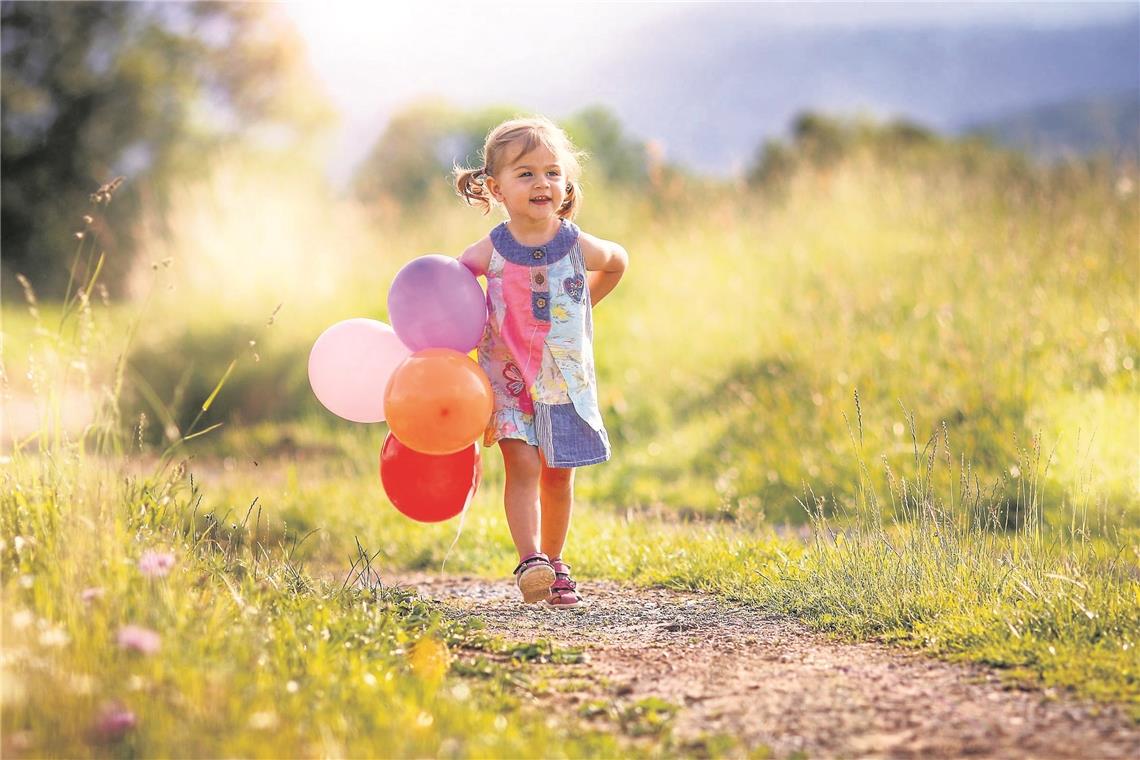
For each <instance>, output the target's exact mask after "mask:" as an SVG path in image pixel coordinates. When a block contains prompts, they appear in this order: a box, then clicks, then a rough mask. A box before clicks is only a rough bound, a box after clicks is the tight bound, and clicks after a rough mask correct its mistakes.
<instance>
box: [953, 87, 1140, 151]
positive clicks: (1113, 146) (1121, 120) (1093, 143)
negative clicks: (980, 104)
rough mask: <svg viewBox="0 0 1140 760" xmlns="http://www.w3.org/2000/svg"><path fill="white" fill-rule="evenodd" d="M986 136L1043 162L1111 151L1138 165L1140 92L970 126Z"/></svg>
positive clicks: (971, 130)
mask: <svg viewBox="0 0 1140 760" xmlns="http://www.w3.org/2000/svg"><path fill="white" fill-rule="evenodd" d="M963 131H964V132H965V133H967V134H982V135H987V136H989V137H992V138H993V139H995V140H996V141H997V142H999V143H1001V144H1003V145H1008V146H1010V147H1014V148H1020V149H1022V150H1025V151H1027V152H1028V153H1031V154H1033V155H1035V156H1039V157H1042V158H1045V159H1056V158H1064V157H1067V156H1073V155H1081V154H1089V153H1107V154H1109V155H1111V156H1113V158H1115V159H1118V160H1128V161H1131V162H1133V163H1140V93H1137V92H1135V91H1133V92H1125V93H1121V94H1119V95H1116V96H1110V95H1106V96H1095V97H1088V98H1078V99H1076V100H1069V101H1065V102H1063V103H1051V104H1048V105H1043V106H1038V107H1036V108H1029V109H1025V110H1021V111H1016V112H1013V113H1010V114H1008V115H1007V116H1004V117H1001V118H997V119H993V120H991V121H988V122H985V123H979V124H974V125H970V126H968V127H967V128H966V129H965V130H963Z"/></svg>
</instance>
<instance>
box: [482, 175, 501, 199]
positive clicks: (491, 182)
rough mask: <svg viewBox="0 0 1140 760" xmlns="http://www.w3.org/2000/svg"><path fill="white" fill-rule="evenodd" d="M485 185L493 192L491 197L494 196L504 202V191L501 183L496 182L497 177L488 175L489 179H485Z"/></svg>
mask: <svg viewBox="0 0 1140 760" xmlns="http://www.w3.org/2000/svg"><path fill="white" fill-rule="evenodd" d="M485 185H486V187H487V190H488V191H489V192H490V193H491V197H492V198H494V199H495V200H497V201H498V202H499V203H502V202H503V191H502V189H501V188H500V187H499V183H498V182H496V181H495V178H494V177H492V176H491V175H490V174H488V175H487V179H486V180H485Z"/></svg>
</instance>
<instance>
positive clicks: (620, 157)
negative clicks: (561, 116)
mask: <svg viewBox="0 0 1140 760" xmlns="http://www.w3.org/2000/svg"><path fill="white" fill-rule="evenodd" d="M562 126H563V128H564V129H565V130H566V133H567V134H568V135H569V136H570V139H571V140H573V142H574V144H575V145H577V146H578V147H579V148H581V149H582V150H584V151H586V153H588V154H589V158H590V163H591V165H592V166H594V167H596V168H597V169H599V170H600V172H601V174H602V176H603V177H605V178H606V180H608V181H609V182H612V183H614V184H626V183H631V182H644V181H645V180H646V179H647V177H648V173H649V169H648V167H649V160H648V154H647V152H646V146H645V143H643V142H640V141H638V140H635V139H633V138H631V137H629V136H628V135H626V134H625V131H624V130H623V129H622V126H621V122H620V121H619V120H618V118H617V116H615V115H614V113H613V112H612V111H610V110H609V109H608V108H603V107H601V106H594V107H591V108H587V109H584V110H582V111H579V112H578V113H575V114H572V115H571V116H570V117H569V118H568V119H566V121H565V122H563V124H562Z"/></svg>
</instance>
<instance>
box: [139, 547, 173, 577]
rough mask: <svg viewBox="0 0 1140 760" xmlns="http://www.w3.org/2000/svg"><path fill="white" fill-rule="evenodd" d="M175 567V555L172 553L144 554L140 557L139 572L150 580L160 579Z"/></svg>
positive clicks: (154, 552) (149, 552)
mask: <svg viewBox="0 0 1140 760" xmlns="http://www.w3.org/2000/svg"><path fill="white" fill-rule="evenodd" d="M172 567H174V555H173V554H171V553H170V552H156V551H148V552H143V555H142V556H141V557H139V571H140V572H141V573H142V574H143V575H145V576H147V577H150V578H159V577H161V576H163V575H166V574H167V573H169V572H170V568H172Z"/></svg>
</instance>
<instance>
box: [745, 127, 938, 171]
mask: <svg viewBox="0 0 1140 760" xmlns="http://www.w3.org/2000/svg"><path fill="white" fill-rule="evenodd" d="M791 131H792V139H791V142H790V144H789V143H786V142H784V141H782V140H772V139H769V140H765V141H764V143H763V144H762V145H761V146H760V147H759V149H758V150H757V151H756V157H755V160H754V161H753V164H752V167H751V168H750V169H749V170H748V173H747V177H746V179H747V181H748V184H750V185H754V186H766V187H776V186H779V185H781V184H783V183H784V182H786V181H787V180H788V179H789V178H790V177H791V176H792V175H793V174H795V172H796V171H797V170H798V169H799V168H800V167H811V168H813V169H825V168H827V167H830V166H834V165H835V164H836V163H838V162H840V161H842V160H843V159H845V158H847V157H849V156H851V155H852V154H853V153H855V152H856V151H866V152H869V153H871V154H872V155H874V156H875V157H876V159H878V160H880V161H893V160H897V159H899V158H901V157H904V156H906V155H907V154H908V153H909V152H913V151H916V150H917V149H920V148H925V147H936V146H938V145H941V144H942V142H941V140H940V138H939V137H938V135H937V134H935V133H934V132H932V131H931V130H929V129H927V128H926V127H923V126H921V125H919V124H915V123H914V122H911V121H907V120H905V119H897V120H893V121H888V122H875V121H870V120H867V119H854V120H844V119H840V118H833V117H829V116H824V115H822V114H818V113H814V112H810V111H808V112H804V113H802V114H800V115H799V116H797V117H796V118H795V120H794V121H793V122H792V130H791Z"/></svg>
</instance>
